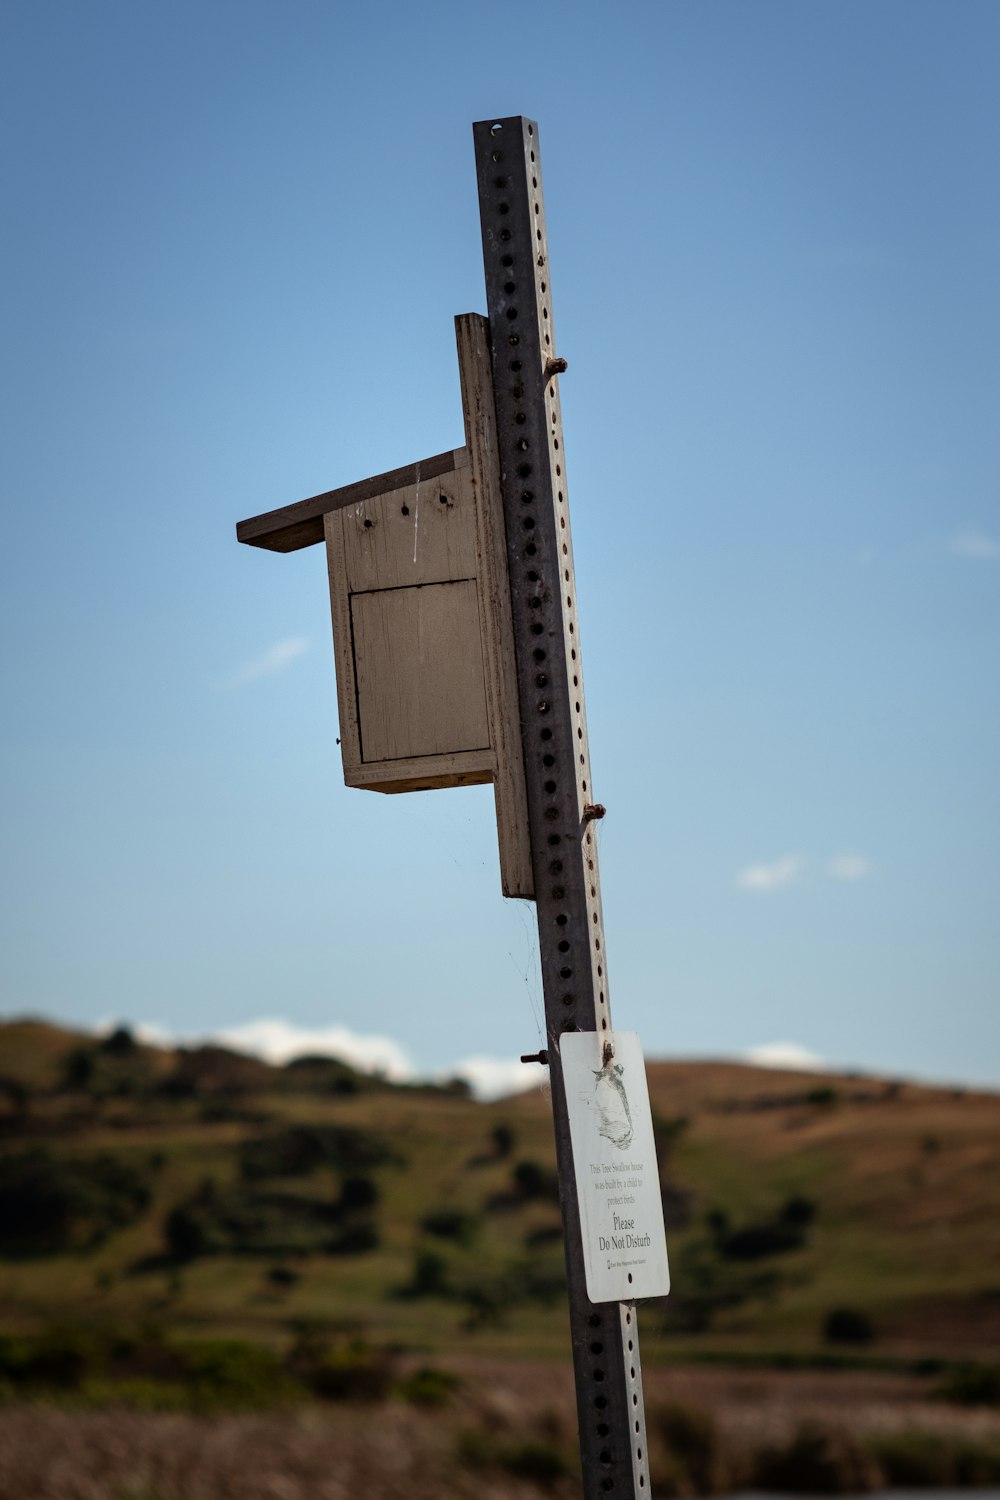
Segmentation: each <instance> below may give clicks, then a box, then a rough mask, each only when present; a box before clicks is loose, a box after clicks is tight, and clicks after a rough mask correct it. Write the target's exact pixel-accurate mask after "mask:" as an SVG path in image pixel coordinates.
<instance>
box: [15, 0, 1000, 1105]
mask: <svg viewBox="0 0 1000 1500" xmlns="http://www.w3.org/2000/svg"><path fill="white" fill-rule="evenodd" d="M0 26H2V38H0V42H2V46H0V51H2V56H3V61H2V63H0V69H2V78H0V82H2V89H0V96H2V98H0V109H2V111H3V115H4V122H3V140H4V148H3V177H4V187H3V195H4V208H5V213H4V219H5V229H4V240H5V245H4V262H5V275H4V279H3V289H2V297H3V328H4V337H3V344H4V359H3V365H4V369H3V382H4V385H3V415H4V428H5V436H4V453H5V457H4V463H3V479H2V484H3V501H4V509H5V515H6V524H5V545H4V549H3V562H2V584H0V612H2V628H3V638H4V643H5V648H6V649H5V651H4V662H3V673H4V676H3V685H2V701H3V706H4V721H5V734H4V743H3V759H4V767H3V771H4V793H3V812H2V816H3V823H2V842H3V848H4V855H5V857H4V861H3V890H2V903H0V983H2V996H0V1004H2V1008H3V1011H4V1013H6V1014H21V1013H26V1012H30V1013H43V1014H47V1015H51V1016H56V1017H61V1018H64V1019H67V1020H70V1021H74V1022H77V1023H81V1024H87V1025H92V1024H95V1023H97V1022H98V1021H99V1020H101V1019H102V1018H107V1017H110V1016H114V1017H127V1018H129V1019H130V1020H132V1021H134V1022H145V1023H155V1024H157V1025H158V1026H160V1027H161V1028H163V1029H164V1031H166V1032H167V1033H169V1034H171V1035H176V1036H194V1035H201V1034H205V1033H207V1032H210V1031H216V1032H226V1033H232V1032H233V1031H234V1029H237V1030H238V1028H240V1027H242V1026H244V1025H246V1024H247V1023H250V1022H254V1021H259V1020H260V1018H264V1017H269V1018H272V1019H273V1020H274V1021H275V1022H277V1023H279V1024H277V1025H272V1028H271V1031H270V1032H269V1033H268V1035H269V1036H270V1038H271V1042H272V1045H277V1042H276V1041H275V1038H278V1039H279V1041H280V1038H281V1037H282V1036H284V1037H285V1038H286V1039H287V1038H288V1037H291V1039H292V1042H291V1043H289V1045H291V1044H294V1042H295V1040H296V1038H297V1037H298V1034H299V1030H301V1031H303V1032H308V1033H318V1032H324V1031H326V1030H327V1029H329V1028H339V1030H338V1031H337V1032H336V1035H337V1036H339V1037H340V1038H341V1041H342V1042H343V1043H344V1044H346V1045H347V1046H348V1047H350V1046H354V1047H355V1049H356V1050H357V1048H358V1047H359V1046H360V1047H361V1050H362V1052H363V1051H364V1046H363V1044H359V1043H357V1041H356V1039H357V1038H358V1037H372V1036H377V1037H383V1038H387V1039H389V1042H388V1043H386V1044H384V1045H383V1046H382V1051H381V1052H379V1050H378V1047H377V1046H376V1047H374V1051H373V1052H372V1055H375V1054H376V1053H377V1055H378V1056H379V1057H380V1058H381V1060H382V1061H383V1062H385V1061H387V1060H388V1061H391V1060H392V1059H393V1058H396V1059H397V1060H398V1065H399V1066H400V1067H404V1066H410V1067H413V1068H416V1069H417V1070H419V1071H422V1072H434V1071H437V1070H440V1069H447V1068H449V1067H450V1066H452V1065H454V1064H455V1063H456V1062H458V1061H460V1060H462V1059H467V1058H469V1057H472V1056H482V1057H490V1058H498V1059H501V1060H504V1059H510V1058H511V1057H516V1055H517V1054H518V1053H520V1052H521V1051H528V1050H534V1049H535V1047H537V1045H538V1043H539V1039H540V1034H541V1000H540V990H539V983H538V978H537V949H536V942H535V938H534V931H533V911H532V909H531V908H530V907H527V906H524V905H523V904H520V903H511V902H506V903H505V902H504V901H503V899H502V897H501V895H500V889H499V876H498V870H497V859H496V848H495V832H494V827H493V815H492V797H491V793H490V791H489V789H487V788H472V789H468V790H463V791H449V792H439V793H428V794H420V795H415V796H411V797H396V798H386V797H380V796H377V795H372V794H365V793H361V792H357V791H348V790H347V789H345V788H344V786H343V784H342V781H341V774H340V762H339V751H338V749H337V746H336V736H337V733H338V726H337V715H336V699H335V691H334V671H333V657H332V649H331V644H330V625H329V618H328V601H327V593H326V582H325V562H324V558H323V556H322V551H321V549H319V548H311V549H308V550H306V551H303V552H300V553H297V554H294V555H292V556H289V557H278V556H274V555H271V554H268V553H263V552H258V551H256V550H252V549H249V548H245V547H239V546H237V545H236V542H235V540H234V531H233V528H234V523H235V521H236V520H237V519H239V518H241V517H243V516H248V515H252V514H255V513H257V512H259V511H262V510H266V509H270V508H272V507H274V506H277V505H280V504H283V503H286V502H289V501H292V500H295V499H298V498H301V497H303V496H306V495H310V494H314V493H316V492H317V491H320V490H323V489H327V488H331V487H333V486H335V485H338V484H342V483H348V482H350V481H351V480H353V479H357V478H362V477H364V476H365V475H367V474H369V473H373V472H378V471H380V470H383V469H388V468H391V467H393V466H395V465H398V464H403V463H406V462H408V461H410V460H412V459H415V458H418V457H421V456H423V455H424V454H429V453H435V452H438V451H440V450H441V449H444V448H447V447H451V446H457V445H458V444H459V443H460V442H461V441H462V423H461V410H460V403H459V394H458V378H457V369H456V362H455V352H454V342H453V333H452V317H453V315H454V314H455V313H459V312H465V311H471V310H481V309H482V308H483V306H484V293H483V286H482V264H481V253H480V246H479V228H478V211H477V204H476V190H475V173H474V164H473V154H472V137H471V129H470V126H471V122H472V121H473V120H476V119H482V118H485V117H487V116H489V115H490V114H491V113H493V114H497V115H500V114H514V113H519V112H520V113H525V114H528V115H531V116H532V117H534V118H536V119H537V120H538V121H539V123H540V127H541V140H542V146H543V153H544V157H543V159H544V165H545V182H546V202H547V209H548V218H549V235H550V248H551V253H552V281H553V286H554V310H555V317H556V326H557V330H558V344H559V350H560V352H561V353H562V354H564V355H565V356H566V357H568V359H569V361H570V372H569V374H568V375H567V376H565V377H564V379H563V406H564V421H565V428H566V444H567V458H568V472H569V480H570V494H571V500H572V506H573V518H574V541H575V550H576V558H577V571H578V598H579V601H580V608H581V616H582V626H583V644H584V653H585V668H586V682H587V695H588V707H589V717H590V735H591V749H592V761H593V767H594V776H595V792H596V794H597V796H598V797H599V798H600V800H601V801H603V802H604V803H606V805H607V807H608V810H609V811H608V817H607V819H606V821H605V823H604V824H603V825H602V828H601V852H602V871H603V887H604V901H605V912H606V919H607V934H608V949H609V968H610V975H611V980H612V997H613V1003H614V1014H615V1021H616V1024H617V1025H619V1026H621V1027H625V1028H629V1029H635V1030H638V1031H639V1033H640V1035H641V1036H642V1038H643V1041H644V1044H645V1047H646V1050H647V1053H649V1054H674V1055H678V1054H679V1055H706V1054H711V1055H728V1056H735V1055H742V1054H745V1053H746V1052H747V1050H748V1049H750V1048H753V1047H755V1046H759V1045H760V1044H764V1043H769V1042H775V1041H789V1042H794V1043H795V1044H797V1045H798V1046H800V1047H802V1048H805V1049H807V1050H808V1051H809V1052H811V1053H814V1054H816V1055H817V1056H818V1057H820V1058H822V1059H825V1060H826V1061H828V1062H831V1063H843V1064H853V1065H857V1066H861V1067H865V1068H871V1069H879V1070H885V1071H888V1072H891V1073H894V1074H895V1073H913V1074H917V1075H920V1076H927V1077H939V1078H949V1079H960V1080H967V1081H973V1082H974V1081H980V1082H990V1083H992V1084H1000V1045H998V1043H1000V1020H998V1016H1000V1005H998V998H1000V997H998V989H1000V922H998V912H1000V878H998V837H997V834H998V801H1000V797H998V775H997V766H998V764H1000V743H998V741H1000V702H998V700H1000V672H998V670H997V662H998V659H1000V651H998V646H1000V640H998V636H1000V485H998V475H1000V437H998V425H997V420H996V405H997V391H998V373H1000V372H998V360H1000V357H998V349H1000V290H998V286H1000V281H998V276H997V264H998V257H1000V200H998V193H997V171H996V163H997V159H998V148H1000V139H998V137H1000V105H998V96H997V90H996V58H997V55H998V51H1000V11H998V9H997V7H996V6H995V4H992V3H978V0H962V3H958V4H955V3H952V0H949V3H929V0H863V3H862V0H838V3H829V0H812V3H809V4H805V3H801V0H685V3H659V4H648V5H647V4H629V3H625V4H622V5H620V6H617V7H614V8H612V7H609V6H605V5H597V4H593V3H590V0H583V3H577V4H575V5H572V6H570V5H566V4H559V3H553V4H551V5H548V6H545V7H541V6H534V5H527V4H524V3H521V0H509V3H508V4H507V5H506V6H505V7H504V8H503V11H502V14H501V13H500V12H498V11H497V10H496V9H495V8H494V7H487V6H480V5H476V4H470V3H468V0H466V3H464V4H437V5H433V4H432V5H430V6H424V7H411V6H403V5H400V4H395V3H374V4H369V5H368V6H366V7H363V8H362V7H358V6H346V5H340V4H334V3H322V4H321V3H305V0H302V3H300V0H291V3H286V4H277V3H260V0H243V3H240V4H235V3H229V0H209V3H204V0H202V3H198V4H193V3H187V0H179V3H178V0H172V3H170V4H169V5H168V4H165V3H161V0H151V3H148V4H143V5H136V4H134V3H132V0H129V3H111V0H92V3H90V4H88V5H86V6H81V5H78V4H75V3H74V4H70V3H62V0H41V3H30V4H29V3H26V0H9V3H8V4H7V5H6V6H5V7H4V8H3V10H2V13H0ZM246 1035H249V1034H246ZM254 1035H255V1036H256V1038H257V1040H258V1041H259V1040H260V1037H261V1035H263V1033H261V1032H260V1031H258V1032H257V1033H255V1034H254ZM312 1039H313V1041H315V1036H314V1037H313V1038H312ZM390 1044H391V1045H390ZM372 1045H373V1044H372ZM386 1047H388V1048H389V1050H388V1051H386ZM393 1048H395V1049H397V1050H396V1051H392V1049H393ZM369 1051H370V1052H371V1051H372V1046H370V1047H369Z"/></svg>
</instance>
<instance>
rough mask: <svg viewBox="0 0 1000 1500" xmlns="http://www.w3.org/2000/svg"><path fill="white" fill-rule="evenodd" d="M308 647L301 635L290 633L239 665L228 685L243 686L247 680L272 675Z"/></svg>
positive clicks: (253, 680) (282, 669)
mask: <svg viewBox="0 0 1000 1500" xmlns="http://www.w3.org/2000/svg"><path fill="white" fill-rule="evenodd" d="M308 649H309V642H308V640H307V639H306V637H305V636H303V635H290V636H289V637H288V638H287V639H286V640H284V641H275V643H274V645H273V646H268V648H267V650H266V651H265V652H264V653H263V654H262V655H261V656H255V657H254V659H253V661H248V662H246V663H245V665H244V666H242V667H240V669H239V671H238V672H237V673H236V674H235V675H234V676H232V677H231V678H230V679H229V686H230V687H234V688H236V687H245V686H246V684H247V683H248V682H256V681H257V679H258V677H273V676H274V674H275V673H276V672H283V671H284V670H285V668H286V667H287V666H288V665H289V664H290V663H291V662H293V661H294V660H295V658H296V657H297V656H301V655H302V653H303V651H308Z"/></svg>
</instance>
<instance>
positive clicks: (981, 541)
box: [948, 526, 1000, 561]
mask: <svg viewBox="0 0 1000 1500" xmlns="http://www.w3.org/2000/svg"><path fill="white" fill-rule="evenodd" d="M948 548H949V551H951V552H954V553H955V554H956V556H958V557H974V558H976V559H978V560H979V561H984V560H987V559H994V558H998V557H1000V542H998V541H996V539H995V538H994V537H991V536H987V535H986V533H985V531H977V530H976V529H975V527H974V526H970V527H968V528H967V529H966V530H965V531H960V532H958V534H957V535H956V536H953V537H952V539H951V541H950V542H949V543H948Z"/></svg>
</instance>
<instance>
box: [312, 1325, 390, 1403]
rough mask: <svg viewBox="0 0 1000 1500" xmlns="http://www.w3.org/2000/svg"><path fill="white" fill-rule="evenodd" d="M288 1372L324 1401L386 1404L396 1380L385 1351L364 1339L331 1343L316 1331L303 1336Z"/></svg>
mask: <svg viewBox="0 0 1000 1500" xmlns="http://www.w3.org/2000/svg"><path fill="white" fill-rule="evenodd" d="M287 1369H288V1372H289V1374H290V1375H292V1376H293V1377H294V1378H295V1379H296V1380H298V1381H300V1382H301V1383H302V1384H303V1385H304V1386H306V1387H307V1389H308V1390H310V1391H311V1392H312V1394H313V1395H314V1396H319V1397H320V1398H321V1399H322V1400H324V1401H363V1402H370V1401H383V1400H385V1398H386V1396H387V1395H388V1394H389V1391H390V1388H391V1386H392V1380H393V1368H392V1360H391V1358H390V1356H389V1354H388V1352H387V1351H386V1350H385V1349H375V1348H372V1347H371V1346H370V1345H369V1344H367V1343H366V1342H365V1340H364V1339H361V1338H355V1339H351V1340H348V1341H339V1340H331V1339H330V1338H329V1337H327V1336H326V1335H325V1334H324V1333H323V1332H322V1331H321V1330H318V1329H312V1328H307V1329H304V1330H303V1331H302V1332H301V1333H300V1334H299V1336H298V1338H297V1340H296V1342H295V1344H294V1345H293V1347H292V1349H291V1351H290V1353H289V1355H288V1359H287Z"/></svg>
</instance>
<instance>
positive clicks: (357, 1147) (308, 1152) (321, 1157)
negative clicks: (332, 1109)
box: [240, 1125, 399, 1180]
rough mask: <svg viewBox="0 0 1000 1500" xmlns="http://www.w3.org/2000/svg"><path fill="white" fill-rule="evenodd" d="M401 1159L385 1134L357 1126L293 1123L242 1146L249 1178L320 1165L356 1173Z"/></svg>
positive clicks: (305, 1170) (296, 1173) (283, 1174)
mask: <svg viewBox="0 0 1000 1500" xmlns="http://www.w3.org/2000/svg"><path fill="white" fill-rule="evenodd" d="M398 1160H399V1157H398V1154H397V1152H396V1150H395V1148H394V1147H392V1146H391V1145H390V1144H389V1142H388V1141H386V1140H385V1139H384V1137H383V1136H381V1135H379V1134H378V1133H377V1132H376V1131H374V1130H365V1129H363V1128H362V1127H361V1126H355V1125H291V1126H289V1127H288V1128H287V1129H285V1130H279V1131H276V1132H275V1133H274V1134H272V1135H260V1136H255V1137H253V1138H252V1139H251V1140H248V1141H244V1142H243V1144H242V1145H241V1146H240V1171H241V1173H242V1175H243V1176H244V1177H245V1178H247V1179H249V1180H256V1179H258V1178H261V1177H297V1176H304V1175H307V1174H308V1173H310V1172H314V1171H316V1169H317V1168H318V1167H332V1168H334V1169H336V1170H338V1171H344V1172H351V1173H357V1172H358V1171H362V1170H370V1169H371V1168H372V1167H380V1166H385V1165H386V1164H388V1163H390V1162H398Z"/></svg>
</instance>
